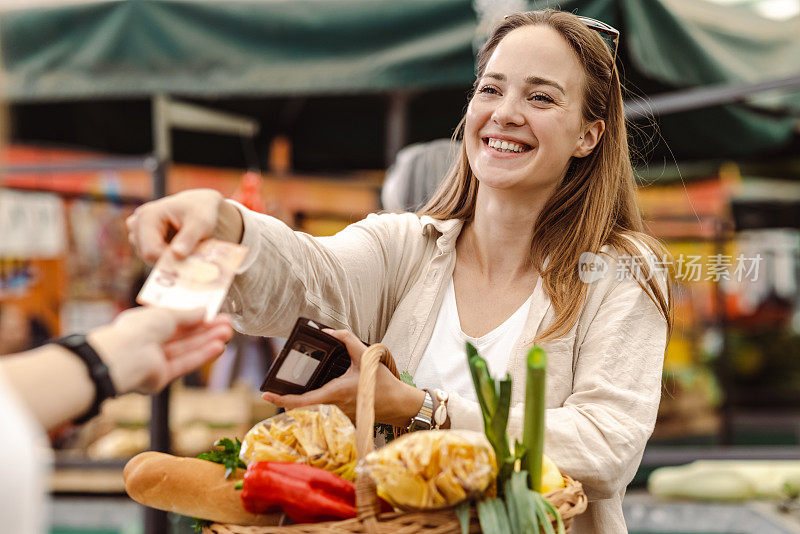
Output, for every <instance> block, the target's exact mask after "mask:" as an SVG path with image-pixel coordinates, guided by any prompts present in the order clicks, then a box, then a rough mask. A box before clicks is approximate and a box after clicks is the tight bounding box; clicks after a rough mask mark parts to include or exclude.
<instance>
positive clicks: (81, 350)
mask: <svg viewBox="0 0 800 534" xmlns="http://www.w3.org/2000/svg"><path fill="white" fill-rule="evenodd" d="M53 343H55V344H56V345H59V346H61V347H64V348H65V349H67V350H69V351H71V352H72V353H74V354H75V355H77V356H78V357H79V358H80V359H81V361H82V362H83V363H84V364H86V370H87V371H88V373H89V377H90V378H91V379H92V382H93V383H94V390H95V396H94V402H93V403H92V406H91V408H89V411H87V412H86V413H84V414H83V415H81V416H80V417H78V418H77V419H75V420H74V422H75V423H78V424H82V423H85V422H86V421H88V420H89V419H91V418H93V417H94V416H96V415H97V414H98V413H100V405H101V404H102V403H103V401H104V400H106V399H110V398H112V397H116V396H117V390H116V388H115V387H114V382H112V381H111V374H110V372H109V370H108V366H107V365H106V364H105V363H104V362H103V360H102V359H100V356H99V355H98V354H97V351H95V350H94V349H93V348H92V346H91V345H89V342H88V341H86V336H85V335H83V334H71V335H68V336H64V337H61V338H58V339H55V340H53Z"/></svg>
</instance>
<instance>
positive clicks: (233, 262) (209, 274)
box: [136, 239, 247, 321]
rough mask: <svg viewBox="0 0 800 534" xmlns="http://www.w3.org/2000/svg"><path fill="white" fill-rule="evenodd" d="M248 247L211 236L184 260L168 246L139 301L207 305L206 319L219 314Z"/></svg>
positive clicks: (182, 306)
mask: <svg viewBox="0 0 800 534" xmlns="http://www.w3.org/2000/svg"><path fill="white" fill-rule="evenodd" d="M246 254H247V247H245V246H243V245H237V244H234V243H229V242H227V241H219V240H217V239H208V240H206V241H203V242H201V243H200V244H199V245H198V246H197V248H196V249H195V250H194V252H192V253H191V254H189V255H188V256H187V257H186V258H184V259H179V258H177V257H176V256H175V255H174V254H173V253H172V250H171V249H169V248H168V249H167V250H166V251H164V253H163V254H162V255H161V257H160V258H159V259H158V261H157V262H156V264H155V266H154V267H153V270H152V271H151V272H150V276H148V277H147V280H146V281H145V283H144V286H142V290H141V291H140V292H139V295H138V296H137V297H136V302H138V303H139V304H149V305H152V306H158V307H161V308H171V309H179V310H186V309H194V308H204V309H205V310H206V314H205V319H206V321H210V320H211V319H213V318H214V316H216V315H217V313H218V312H219V309H220V307H221V306H222V302H223V301H224V300H225V296H226V295H227V294H228V289H229V288H230V286H231V283H232V282H233V277H234V275H235V274H236V269H238V268H239V266H240V265H241V264H242V261H244V258H245V255H246Z"/></svg>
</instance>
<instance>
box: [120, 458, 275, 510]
mask: <svg viewBox="0 0 800 534" xmlns="http://www.w3.org/2000/svg"><path fill="white" fill-rule="evenodd" d="M122 476H123V478H124V479H125V490H126V491H127V492H128V495H130V497H131V499H133V500H134V501H136V502H138V503H140V504H143V505H145V506H149V507H151V508H157V509H158V510H166V511H167V512H173V513H176V514H181V515H186V516H189V517H196V518H198V519H206V520H209V521H213V522H215V523H231V524H235V525H255V526H267V525H277V524H278V521H279V519H280V516H281V514H279V513H278V514H251V513H250V512H248V511H246V510H245V509H244V508H243V507H242V500H241V497H240V494H241V490H237V489H235V488H234V486H235V485H236V483H237V482H238V481H239V480H241V478H242V476H244V471H243V470H242V469H239V470H237V472H236V473H235V474H234V475H233V476H231V478H229V479H226V478H225V468H224V467H223V466H222V465H220V464H215V463H213V462H209V461H206V460H199V459H197V458H181V457H178V456H172V455H171V454H164V453H160V452H152V451H151V452H143V453H141V454H138V455H136V456H134V457H133V458H131V460H130V461H129V462H128V463H127V465H126V466H125V471H124V472H123V475H122Z"/></svg>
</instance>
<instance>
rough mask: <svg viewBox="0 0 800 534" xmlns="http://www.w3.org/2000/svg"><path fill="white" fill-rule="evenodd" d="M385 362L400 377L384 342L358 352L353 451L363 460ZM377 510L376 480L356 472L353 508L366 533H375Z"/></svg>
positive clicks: (369, 447)
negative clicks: (379, 378)
mask: <svg viewBox="0 0 800 534" xmlns="http://www.w3.org/2000/svg"><path fill="white" fill-rule="evenodd" d="M380 364H383V365H385V366H386V367H387V368H388V369H389V371H391V372H392V374H393V375H394V376H395V377H399V375H398V373H397V366H396V365H395V363H394V358H392V354H391V353H390V352H389V349H387V348H386V345H383V344H381V343H376V344H374V345H371V346H370V347H369V348H368V349H367V350H366V351H364V354H362V355H361V365H360V371H359V377H358V395H357V396H356V452H357V453H358V459H359V460H363V459H364V458H365V457H366V456H367V454H369V453H370V452H372V450H373V449H374V448H375V442H374V428H375V384H376V375H377V373H378V365H380ZM378 510H379V505H378V495H377V493H376V489H375V483H374V482H373V481H372V479H371V478H370V477H369V476H368V475H366V474H361V473H359V474H358V475H357V476H356V511H357V512H358V518H359V519H360V520H361V522H362V524H363V525H364V528H365V530H366V532H367V533H368V534H377V533H378V532H379V530H378V519H377V514H378Z"/></svg>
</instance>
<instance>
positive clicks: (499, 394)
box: [467, 341, 514, 492]
mask: <svg viewBox="0 0 800 534" xmlns="http://www.w3.org/2000/svg"><path fill="white" fill-rule="evenodd" d="M467 362H468V363H469V370H470V373H471V374H472V382H473V384H474V385H475V394H476V396H477V397H478V404H479V405H480V407H481V415H482V416H483V430H484V433H485V434H486V439H487V440H489V443H490V444H491V446H492V448H493V449H494V453H495V457H496V459H497V470H498V474H497V488H498V491H500V492H502V491H503V488H504V485H505V481H506V480H507V479H508V477H509V476H511V473H512V472H513V471H514V456H512V455H511V450H510V448H509V444H508V435H507V434H506V427H507V426H508V415H509V411H510V409H511V376H509V375H506V378H505V379H504V380H501V381H500V382H499V385H498V383H497V382H495V380H494V379H493V378H492V377H491V375H490V374H489V367H488V365H487V364H486V360H484V359H483V358H481V357H480V355H479V354H478V350H477V349H476V348H475V347H474V346H473V345H472V344H471V343H470V342H469V341H467Z"/></svg>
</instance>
